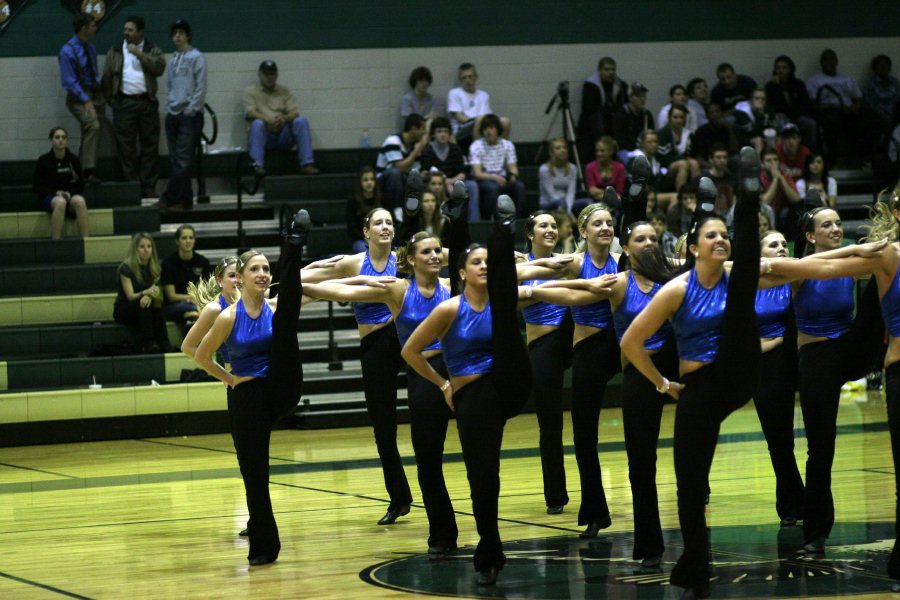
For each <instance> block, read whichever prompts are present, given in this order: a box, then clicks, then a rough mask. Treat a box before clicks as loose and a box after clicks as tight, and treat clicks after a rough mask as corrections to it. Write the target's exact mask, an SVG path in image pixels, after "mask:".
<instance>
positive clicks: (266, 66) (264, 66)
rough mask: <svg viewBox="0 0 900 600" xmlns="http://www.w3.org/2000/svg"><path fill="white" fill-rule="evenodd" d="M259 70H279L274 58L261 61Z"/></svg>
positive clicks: (268, 71) (267, 71)
mask: <svg viewBox="0 0 900 600" xmlns="http://www.w3.org/2000/svg"><path fill="white" fill-rule="evenodd" d="M259 70H260V71H263V72H265V73H275V72H277V71H278V65H276V64H275V61H274V60H264V61H262V62H261V63H259Z"/></svg>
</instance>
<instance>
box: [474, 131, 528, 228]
mask: <svg viewBox="0 0 900 600" xmlns="http://www.w3.org/2000/svg"><path fill="white" fill-rule="evenodd" d="M479 133H480V134H481V137H480V139H477V140H475V141H474V142H472V147H471V148H469V164H471V165H472V175H473V176H474V178H475V181H476V182H477V183H478V195H479V197H480V205H481V216H482V218H487V217H488V216H489V215H492V214H494V211H495V210H496V208H497V197H498V196H499V195H500V194H507V195H509V197H510V198H512V200H513V202H515V204H516V212H518V214H519V216H520V217H522V216H524V215H525V184H524V183H522V182H521V181H520V180H519V165H518V160H517V159H516V148H515V146H513V143H512V142H510V141H509V140H508V139H504V138H502V137H500V136H501V134H502V133H503V125H502V122H501V120H500V117H498V116H497V115H484V117H482V118H481V129H480V131H479Z"/></svg>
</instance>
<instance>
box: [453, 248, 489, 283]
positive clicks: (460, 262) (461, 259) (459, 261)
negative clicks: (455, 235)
mask: <svg viewBox="0 0 900 600" xmlns="http://www.w3.org/2000/svg"><path fill="white" fill-rule="evenodd" d="M479 248H484V249H485V250H487V246H485V245H484V244H479V243H474V244H469V245H468V246H466V249H465V250H463V251H462V252H460V253H459V256H458V257H457V258H456V271H457V272H459V271H460V270H462V269H465V268H466V261H467V260H468V259H469V255H470V254H472V251H473V250H478V249H479ZM465 289H466V282H465V280H464V279H463V278H462V277H460V278H459V293H460V294H462V293H463V292H464V291H465Z"/></svg>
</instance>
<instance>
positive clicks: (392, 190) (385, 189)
mask: <svg viewBox="0 0 900 600" xmlns="http://www.w3.org/2000/svg"><path fill="white" fill-rule="evenodd" d="M426 145H428V136H427V135H426V133H425V117H423V116H422V115H419V114H416V113H413V114H411V115H409V116H408V117H406V120H405V121H403V131H402V132H401V133H395V134H393V135H389V136H387V137H386V138H385V140H384V143H382V144H381V152H379V153H378V161H377V162H376V163H375V171H376V172H377V173H378V184H379V185H380V186H381V194H382V198H383V199H384V207H385V208H386V209H388V210H389V211H391V212H392V213H393V215H394V218H395V219H396V220H397V221H398V222H401V221H403V209H402V208H401V204H402V203H403V192H404V187H405V185H406V176H407V175H408V174H409V172H410V170H413V169H416V170H418V169H419V157H420V156H421V155H422V152H423V151H424V150H425V146H426Z"/></svg>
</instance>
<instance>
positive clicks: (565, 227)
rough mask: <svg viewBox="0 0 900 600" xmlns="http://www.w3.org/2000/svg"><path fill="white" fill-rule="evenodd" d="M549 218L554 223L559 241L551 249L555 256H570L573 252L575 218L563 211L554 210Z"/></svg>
mask: <svg viewBox="0 0 900 600" xmlns="http://www.w3.org/2000/svg"><path fill="white" fill-rule="evenodd" d="M551 216H552V217H553V218H554V220H555V221H556V226H557V231H558V232H559V240H558V241H557V242H556V246H555V247H554V248H553V252H554V253H556V254H572V253H573V252H575V217H574V216H572V215H571V214H570V213H567V212H566V211H564V210H554V211H553V212H552V213H551Z"/></svg>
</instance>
